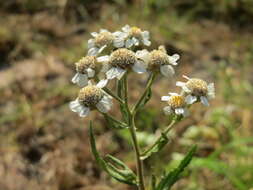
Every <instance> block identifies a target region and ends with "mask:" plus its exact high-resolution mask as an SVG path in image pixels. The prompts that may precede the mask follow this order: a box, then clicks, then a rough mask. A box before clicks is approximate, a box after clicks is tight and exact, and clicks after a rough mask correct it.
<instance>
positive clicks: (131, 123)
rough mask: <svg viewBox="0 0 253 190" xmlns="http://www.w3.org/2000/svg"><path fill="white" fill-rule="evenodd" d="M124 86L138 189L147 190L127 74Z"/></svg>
mask: <svg viewBox="0 0 253 190" xmlns="http://www.w3.org/2000/svg"><path fill="white" fill-rule="evenodd" d="M123 84H124V87H123V89H124V100H125V101H124V102H125V107H126V110H127V114H128V125H129V131H130V134H131V138H132V141H133V147H134V151H135V157H136V167H137V175H138V189H139V190H145V186H144V175H143V163H142V160H141V154H140V148H139V145H138V140H137V136H136V127H135V122H134V115H133V114H132V113H131V111H130V109H129V105H128V96H127V95H128V85H127V73H126V74H125V76H124V78H123Z"/></svg>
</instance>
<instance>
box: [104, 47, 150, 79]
mask: <svg viewBox="0 0 253 190" xmlns="http://www.w3.org/2000/svg"><path fill="white" fill-rule="evenodd" d="M101 62H106V64H105V66H104V68H103V70H102V72H105V73H106V77H107V79H113V78H118V79H121V77H122V76H123V75H124V74H125V73H126V72H127V71H128V70H129V69H131V68H132V69H133V70H134V71H135V72H136V73H139V74H140V73H144V72H146V65H145V63H144V62H143V61H139V60H138V59H137V57H136V55H135V53H134V52H133V51H131V50H128V49H126V48H120V49H117V50H115V51H114V52H112V53H111V55H110V56H107V57H105V56H104V59H103V60H101Z"/></svg>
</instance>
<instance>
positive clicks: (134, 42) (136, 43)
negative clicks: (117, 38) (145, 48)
mask: <svg viewBox="0 0 253 190" xmlns="http://www.w3.org/2000/svg"><path fill="white" fill-rule="evenodd" d="M132 41H133V45H135V46H138V45H139V43H140V42H139V40H138V39H136V38H135V37H133V38H132Z"/></svg>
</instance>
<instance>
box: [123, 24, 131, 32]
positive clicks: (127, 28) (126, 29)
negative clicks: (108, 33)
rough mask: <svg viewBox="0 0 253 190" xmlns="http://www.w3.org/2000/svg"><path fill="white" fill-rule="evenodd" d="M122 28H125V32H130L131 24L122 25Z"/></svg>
mask: <svg viewBox="0 0 253 190" xmlns="http://www.w3.org/2000/svg"><path fill="white" fill-rule="evenodd" d="M122 30H123V31H124V32H129V30H130V26H129V25H125V26H124V27H122Z"/></svg>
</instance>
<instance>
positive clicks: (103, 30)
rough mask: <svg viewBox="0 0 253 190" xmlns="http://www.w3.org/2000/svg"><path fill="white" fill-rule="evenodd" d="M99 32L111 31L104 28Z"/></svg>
mask: <svg viewBox="0 0 253 190" xmlns="http://www.w3.org/2000/svg"><path fill="white" fill-rule="evenodd" d="M99 32H100V33H101V32H109V31H108V30H106V29H103V28H102V29H100V30H99Z"/></svg>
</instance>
